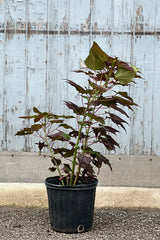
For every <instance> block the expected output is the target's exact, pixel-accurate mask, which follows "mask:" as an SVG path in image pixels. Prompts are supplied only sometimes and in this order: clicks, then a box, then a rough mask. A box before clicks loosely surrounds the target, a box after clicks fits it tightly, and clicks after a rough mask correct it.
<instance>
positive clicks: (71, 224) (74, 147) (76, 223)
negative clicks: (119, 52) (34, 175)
mask: <svg viewBox="0 0 160 240" xmlns="http://www.w3.org/2000/svg"><path fill="white" fill-rule="evenodd" d="M84 63H85V65H86V68H83V69H80V70H78V71H76V72H77V73H80V74H84V75H86V76H87V78H86V86H85V87H83V86H81V85H79V84H77V83H76V82H74V81H71V80H67V83H68V84H69V85H71V86H72V87H74V88H75V90H76V92H78V94H79V95H80V96H81V100H82V101H81V102H82V104H81V105H80V106H79V105H77V104H76V103H73V102H71V101H65V105H66V106H67V108H69V109H70V110H71V112H72V114H71V115H68V116H66V115H57V114H54V113H49V112H41V111H40V110H38V109H37V108H36V107H34V108H33V111H34V115H32V116H24V117H21V118H23V119H29V120H33V124H31V126H30V127H25V128H24V129H22V130H20V131H18V132H17V133H16V135H18V136H20V135H32V134H34V135H37V136H38V137H39V138H40V141H39V142H38V143H37V144H38V148H39V154H40V155H42V151H43V150H45V149H47V152H49V153H48V154H49V157H50V159H51V162H52V164H53V165H52V166H51V167H50V168H49V169H50V170H51V172H54V171H56V170H57V171H58V176H56V177H50V178H47V179H46V181H45V183H46V187H47V193H48V203H49V212H50V221H51V225H52V227H53V229H54V230H56V231H60V232H84V231H88V230H89V229H90V228H91V226H92V222H93V211H94V200H95V190H96V186H97V182H98V181H97V176H96V173H95V169H96V168H97V169H98V172H99V171H100V168H101V167H102V164H106V165H108V166H109V168H110V169H111V170H112V167H111V164H110V162H109V159H107V158H106V157H105V156H104V155H103V154H102V153H101V151H98V150H97V149H95V148H94V147H95V146H96V145H97V144H98V148H99V149H100V146H101V145H103V146H104V147H105V148H106V149H107V151H112V150H115V148H116V147H119V143H118V142H117V141H116V140H115V136H116V134H117V133H118V132H119V128H123V129H125V124H127V119H128V118H129V116H128V114H127V113H126V109H132V107H133V106H135V105H136V104H135V103H134V101H133V99H132V98H131V97H130V96H129V95H128V93H127V92H126V91H123V90H122V88H123V87H124V86H125V87H126V86H129V85H130V84H131V83H132V82H133V79H134V78H137V77H138V78H140V76H139V75H138V74H137V73H138V69H137V68H136V67H134V66H131V65H129V64H128V63H126V62H123V61H120V60H119V59H118V58H117V57H114V58H113V57H110V56H109V55H107V54H106V53H105V52H104V51H102V49H101V48H100V47H99V46H98V44H97V43H96V42H94V43H93V46H92V47H91V49H90V52H89V55H88V57H87V58H86V60H85V62H84ZM117 89H118V90H117ZM119 89H120V90H119ZM119 115H121V117H120V116H119ZM70 121H72V122H73V121H75V122H76V126H77V127H75V126H74V125H73V124H69V122H70ZM116 127H118V129H117V128H116ZM57 142H60V147H57V145H56V143H57ZM45 155H46V152H45Z"/></svg>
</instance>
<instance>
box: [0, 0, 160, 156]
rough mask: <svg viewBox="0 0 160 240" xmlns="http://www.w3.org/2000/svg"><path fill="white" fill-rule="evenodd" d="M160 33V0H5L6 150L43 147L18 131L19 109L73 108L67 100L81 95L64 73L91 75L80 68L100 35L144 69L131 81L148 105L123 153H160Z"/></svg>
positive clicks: (1, 106)
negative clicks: (64, 101)
mask: <svg viewBox="0 0 160 240" xmlns="http://www.w3.org/2000/svg"><path fill="white" fill-rule="evenodd" d="M159 37H160V4H159V0H151V1H146V0H130V1H127V0H76V1H75V0H69V1H68V0H45V1H44V0H27V1H25V0H0V150H1V151H35V149H36V147H35V145H34V139H28V138H27V137H26V138H23V137H20V138H19V137H15V136H14V134H15V132H16V131H17V130H18V129H19V128H21V127H23V124H24V122H23V121H22V120H20V119H18V117H19V116H22V115H24V114H27V113H31V112H32V111H31V110H32V108H33V106H36V107H38V108H40V109H41V110H42V111H44V110H49V111H55V112H56V113H67V110H66V108H65V107H64V104H63V100H66V99H71V100H73V101H76V102H78V101H79V97H78V96H73V95H74V91H73V89H72V88H70V87H68V86H67V85H66V82H65V81H63V80H62V79H66V78H69V79H72V80H77V81H78V82H79V81H83V79H81V78H80V76H76V75H75V74H74V73H73V72H72V71H73V70H75V69H79V66H80V59H83V60H84V59H85V58H86V56H87V55H88V51H89V48H90V47H91V45H92V43H93V41H96V42H97V43H98V44H99V45H100V46H101V47H102V48H103V49H104V50H105V51H106V52H107V53H108V54H110V55H112V56H115V55H116V56H119V58H121V59H122V60H125V61H129V62H131V63H132V64H136V65H137V66H138V67H140V69H141V72H142V73H143V77H144V80H138V81H137V85H136V86H134V87H131V88H130V89H129V92H130V93H131V95H132V97H133V98H134V99H135V101H136V102H137V103H138V104H139V105H140V107H139V108H138V109H136V110H135V111H134V113H131V114H130V115H131V120H130V126H128V127H127V130H128V131H127V134H126V133H125V132H123V131H122V134H121V135H120V136H119V137H118V138H119V140H120V145H121V149H118V150H117V152H116V153H117V154H131V155H135V154H147V155H160V141H159V137H160V97H159V93H160V79H159V78H160V39H159Z"/></svg>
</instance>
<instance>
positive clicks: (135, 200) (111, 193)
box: [0, 183, 160, 208]
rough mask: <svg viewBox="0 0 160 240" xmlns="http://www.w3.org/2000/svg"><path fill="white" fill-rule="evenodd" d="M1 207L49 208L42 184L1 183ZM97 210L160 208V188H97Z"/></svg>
mask: <svg viewBox="0 0 160 240" xmlns="http://www.w3.org/2000/svg"><path fill="white" fill-rule="evenodd" d="M0 206H16V207H42V208H46V207H48V202H47V193H46V188H45V185H44V184H42V183H0ZM95 207H96V208H104V207H124V208H128V207H131V208H133V207H146V208H160V188H138V187H137V188H136V187H97V191H96V201H95Z"/></svg>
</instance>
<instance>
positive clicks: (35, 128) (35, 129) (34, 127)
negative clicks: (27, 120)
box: [31, 124, 42, 131]
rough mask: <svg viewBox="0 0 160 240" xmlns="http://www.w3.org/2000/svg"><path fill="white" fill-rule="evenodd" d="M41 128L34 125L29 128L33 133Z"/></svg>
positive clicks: (38, 125)
mask: <svg viewBox="0 0 160 240" xmlns="http://www.w3.org/2000/svg"><path fill="white" fill-rule="evenodd" d="M41 128H42V125H41V124H34V125H32V126H31V129H32V130H33V131H38V130H40V129H41Z"/></svg>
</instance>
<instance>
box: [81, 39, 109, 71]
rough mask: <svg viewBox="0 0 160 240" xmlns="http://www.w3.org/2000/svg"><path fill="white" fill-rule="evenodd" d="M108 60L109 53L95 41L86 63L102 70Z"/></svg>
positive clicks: (90, 66) (92, 67) (89, 66)
mask: <svg viewBox="0 0 160 240" xmlns="http://www.w3.org/2000/svg"><path fill="white" fill-rule="evenodd" d="M107 60H108V55H107V54H106V53H105V52H103V51H102V49H101V48H100V47H99V46H98V44H97V43H96V42H94V43H93V46H92V47H91V49H90V52H89V56H88V57H87V58H86V60H85V64H86V66H87V67H88V68H90V69H92V70H102V69H103V68H104V67H105V62H106V61H107Z"/></svg>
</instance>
